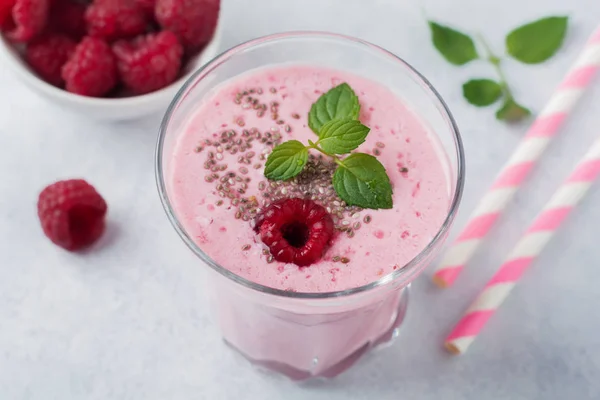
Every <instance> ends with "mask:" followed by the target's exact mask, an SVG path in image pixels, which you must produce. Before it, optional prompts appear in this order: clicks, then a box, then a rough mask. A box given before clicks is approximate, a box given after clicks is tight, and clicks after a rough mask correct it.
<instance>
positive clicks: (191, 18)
mask: <svg viewBox="0 0 600 400" xmlns="http://www.w3.org/2000/svg"><path fill="white" fill-rule="evenodd" d="M220 3H221V2H220V0H156V8H155V16H156V20H157V21H158V23H159V24H160V26H162V27H163V29H166V30H169V31H171V32H173V33H175V34H176V35H177V37H178V38H179V40H180V41H181V44H183V46H184V47H185V48H186V49H187V50H188V51H194V50H198V49H200V48H201V47H202V46H204V45H206V44H207V43H208V42H209V41H210V39H211V38H212V36H213V33H214V31H215V29H216V27H217V20H218V18H219V8H220Z"/></svg>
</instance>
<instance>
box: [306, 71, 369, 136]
mask: <svg viewBox="0 0 600 400" xmlns="http://www.w3.org/2000/svg"><path fill="white" fill-rule="evenodd" d="M359 113H360V103H359V102H358V96H357V95H356V94H355V93H354V90H352V88H351V87H350V85H348V84H347V83H342V84H340V85H338V86H336V87H334V88H333V89H331V90H329V91H328V92H327V93H326V94H324V95H322V96H321V97H319V99H318V100H317V101H316V102H315V103H314V104H313V105H312V106H311V107H310V112H309V113H308V126H309V127H310V129H312V131H313V132H314V133H316V134H317V135H319V132H321V128H322V127H323V125H325V124H326V123H327V122H329V121H333V120H334V119H345V118H350V119H358V115H359Z"/></svg>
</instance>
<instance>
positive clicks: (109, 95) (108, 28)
mask: <svg viewBox="0 0 600 400" xmlns="http://www.w3.org/2000/svg"><path fill="white" fill-rule="evenodd" d="M219 9H220V0H191V1H182V0H145V1H144V0H93V1H89V2H85V3H84V2H81V1H77V0H53V1H49V0H0V31H1V33H2V34H1V35H0V56H1V57H3V58H4V61H5V63H6V64H7V65H8V66H9V67H10V68H11V69H12V70H13V71H14V72H15V74H17V75H18V76H19V77H20V78H21V80H22V81H23V83H25V84H26V85H27V86H29V87H30V88H31V89H33V90H35V91H36V92H38V93H39V94H41V95H43V96H45V97H47V98H49V100H51V102H52V103H54V104H57V105H59V106H64V107H65V108H68V109H71V110H73V111H75V112H78V113H82V114H84V115H89V116H91V117H93V118H97V119H106V120H123V119H132V118H137V117H141V116H145V115H148V114H150V113H152V112H156V111H159V110H160V109H161V108H162V109H164V108H165V107H166V105H167V104H168V102H169V101H170V99H172V97H173V96H174V95H175V93H176V92H177V90H179V88H180V87H181V85H182V84H183V82H185V80H186V79H187V78H189V76H190V75H191V74H192V73H193V71H195V70H197V69H198V68H200V66H202V65H203V64H205V63H206V62H207V61H209V60H210V59H212V58H213V57H214V56H215V55H216V54H217V50H218V46H219V39H220V34H219V29H218V26H217V24H218V16H219ZM198 24H201V25H202V27H203V29H201V30H199V29H197V28H195V27H196V26H197V25H198ZM190 27H193V28H194V29H192V28H190ZM192 35H195V39H196V40H195V41H192V40H190V37H191V36H192Z"/></svg>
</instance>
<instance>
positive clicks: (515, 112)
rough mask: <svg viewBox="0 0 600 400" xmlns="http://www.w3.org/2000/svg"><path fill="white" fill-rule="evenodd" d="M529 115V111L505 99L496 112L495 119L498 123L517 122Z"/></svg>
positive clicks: (511, 100)
mask: <svg viewBox="0 0 600 400" xmlns="http://www.w3.org/2000/svg"><path fill="white" fill-rule="evenodd" d="M530 115H531V111H529V109H527V108H526V107H523V106H522V105H520V104H519V103H517V102H516V101H514V100H513V99H507V100H506V101H505V102H504V104H503V105H502V107H501V108H500V109H499V110H498V111H496V118H497V119H499V120H500V121H506V122H519V121H521V120H523V119H525V118H527V117H529V116H530Z"/></svg>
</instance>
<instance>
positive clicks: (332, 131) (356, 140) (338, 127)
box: [318, 119, 370, 154]
mask: <svg viewBox="0 0 600 400" xmlns="http://www.w3.org/2000/svg"><path fill="white" fill-rule="evenodd" d="M369 131H370V129H369V127H367V126H364V125H363V124H361V123H360V121H357V120H354V119H336V120H333V121H329V122H328V123H326V124H325V125H323V126H322V127H321V133H320V134H319V137H320V139H319V142H318V143H319V144H320V145H321V148H322V149H323V150H325V152H327V153H329V154H347V153H350V152H351V151H352V150H354V149H356V148H357V147H358V146H360V145H361V144H363V143H364V141H365V139H366V137H367V135H368V134H369Z"/></svg>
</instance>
